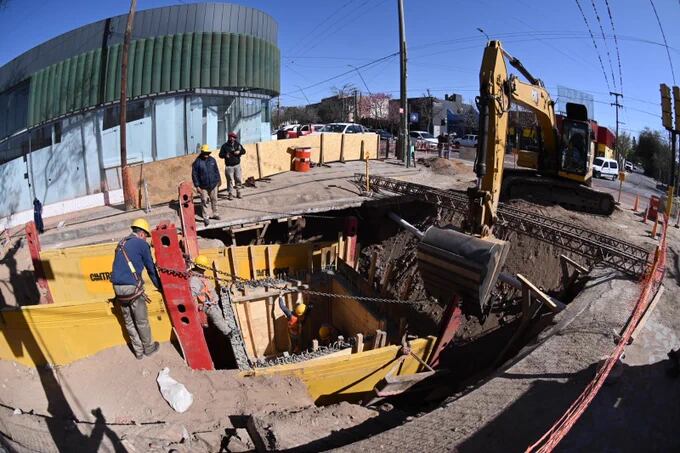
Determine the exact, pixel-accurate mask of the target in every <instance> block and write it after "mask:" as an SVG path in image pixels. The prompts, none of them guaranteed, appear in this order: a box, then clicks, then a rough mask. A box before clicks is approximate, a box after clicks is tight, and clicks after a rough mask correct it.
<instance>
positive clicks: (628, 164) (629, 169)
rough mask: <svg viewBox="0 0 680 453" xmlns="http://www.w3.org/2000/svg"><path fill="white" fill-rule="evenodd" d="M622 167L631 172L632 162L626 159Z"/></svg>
mask: <svg viewBox="0 0 680 453" xmlns="http://www.w3.org/2000/svg"><path fill="white" fill-rule="evenodd" d="M623 168H625V169H626V171H630V172H632V171H633V162H631V161H628V160H627V161H626V163H625V165H624V166H623Z"/></svg>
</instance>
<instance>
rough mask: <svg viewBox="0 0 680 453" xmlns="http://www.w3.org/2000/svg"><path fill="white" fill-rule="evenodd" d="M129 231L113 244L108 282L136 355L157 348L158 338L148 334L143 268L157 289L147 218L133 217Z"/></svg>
mask: <svg viewBox="0 0 680 453" xmlns="http://www.w3.org/2000/svg"><path fill="white" fill-rule="evenodd" d="M131 228H132V233H131V234H130V235H129V236H127V237H125V238H123V239H122V240H121V241H120V242H119V243H118V246H117V247H116V252H115V256H114V258H113V270H112V271H111V283H112V284H113V292H114V293H115V294H116V298H115V300H116V302H117V303H118V304H119V305H120V309H121V311H122V313H123V320H124V323H125V329H126V330H127V333H128V335H129V336H130V343H131V346H132V352H133V353H134V354H135V357H136V358H137V359H140V360H141V359H143V358H144V356H145V355H146V356H150V355H152V354H154V353H155V352H156V351H158V342H157V341H153V338H152V337H151V328H150V327H149V317H148V314H147V309H146V304H147V302H149V298H148V297H147V296H146V294H145V293H144V280H142V272H143V271H144V269H145V268H146V272H147V273H148V274H149V278H150V279H151V282H152V283H153V284H154V286H155V287H156V288H157V289H158V290H160V289H161V283H160V279H159V278H158V272H157V271H156V267H155V265H154V262H153V258H152V257H151V248H150V247H149V244H148V243H147V240H148V238H149V237H150V236H151V229H150V227H149V222H147V221H146V220H145V219H136V220H135V221H133V222H132V225H131Z"/></svg>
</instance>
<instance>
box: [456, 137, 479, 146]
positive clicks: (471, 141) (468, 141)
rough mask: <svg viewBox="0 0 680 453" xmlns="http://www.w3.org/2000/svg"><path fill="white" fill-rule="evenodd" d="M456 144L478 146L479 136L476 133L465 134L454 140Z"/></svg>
mask: <svg viewBox="0 0 680 453" xmlns="http://www.w3.org/2000/svg"><path fill="white" fill-rule="evenodd" d="M453 143H454V144H456V145H460V146H470V147H476V146H477V136H476V135H474V134H467V135H464V136H463V137H461V138H457V139H455V140H454V141H453Z"/></svg>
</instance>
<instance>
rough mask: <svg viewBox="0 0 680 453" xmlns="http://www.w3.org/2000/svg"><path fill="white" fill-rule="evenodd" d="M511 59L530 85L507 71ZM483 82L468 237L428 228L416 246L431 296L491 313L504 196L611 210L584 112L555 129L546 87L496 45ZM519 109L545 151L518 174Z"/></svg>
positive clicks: (503, 251) (500, 259)
mask: <svg viewBox="0 0 680 453" xmlns="http://www.w3.org/2000/svg"><path fill="white" fill-rule="evenodd" d="M506 60H507V62H508V63H509V64H510V65H511V66H512V67H514V68H515V69H516V70H517V71H518V72H519V73H520V74H521V75H522V76H524V78H526V80H527V81H526V82H525V81H522V80H520V79H519V78H518V77H517V76H516V75H514V74H509V73H508V70H507V66H506ZM479 81H480V95H479V98H478V101H477V102H478V107H479V129H480V132H479V137H478V148H477V158H476V161H475V167H474V170H475V173H476V175H477V183H476V185H475V186H474V187H471V188H469V189H468V192H467V193H468V197H469V213H468V217H467V221H466V223H465V225H464V229H465V230H467V231H466V232H465V233H463V232H459V231H456V230H453V229H450V228H446V229H442V228H437V227H431V228H429V229H428V230H427V231H426V232H425V233H424V234H423V237H422V240H421V242H420V244H419V246H418V263H419V264H418V265H419V268H420V273H421V275H422V277H423V281H424V283H425V286H426V288H427V290H428V291H429V292H430V294H432V295H434V296H435V297H438V298H439V299H440V300H441V301H445V300H455V301H456V303H458V301H460V302H462V304H463V311H464V312H466V313H467V314H477V315H481V314H483V313H484V311H485V308H487V302H488V299H489V296H490V294H491V291H492V290H493V288H494V287H495V284H496V280H497V279H498V276H499V274H500V272H501V269H502V267H503V264H504V262H505V258H506V256H507V253H508V248H509V244H508V243H507V242H506V241H502V240H499V239H497V238H495V237H494V235H493V227H494V224H495V222H496V211H497V209H498V204H499V202H500V199H501V196H503V197H508V198H509V197H513V198H514V197H518V196H519V197H521V196H524V195H532V196H533V198H534V199H536V200H537V201H538V202H539V203H540V202H541V201H547V202H549V203H555V204H560V205H565V206H568V207H571V208H573V209H578V210H582V211H588V212H594V213H598V214H603V215H609V214H611V212H612V211H613V209H614V199H613V197H612V196H611V195H610V194H607V193H603V192H598V191H596V190H594V189H591V188H590V187H589V183H590V180H591V178H592V165H593V159H594V150H593V147H592V146H591V143H592V132H591V128H590V123H589V122H588V118H587V116H588V115H587V111H586V108H585V106H583V105H579V104H568V105H567V109H566V110H567V117H566V118H565V119H564V120H563V121H562V124H561V128H560V129H559V130H558V128H557V125H556V121H555V112H554V102H553V100H552V99H551V98H550V95H549V94H548V92H547V90H546V89H545V86H544V84H543V82H542V81H541V80H539V79H537V78H536V77H534V76H533V75H531V73H529V71H527V69H526V68H525V67H524V66H523V65H522V63H521V62H520V61H519V60H518V59H516V58H514V57H513V56H512V55H510V54H509V53H508V52H507V51H505V50H504V49H503V47H502V46H501V43H500V42H499V41H489V43H488V44H487V46H486V48H485V50H484V56H483V60H482V67H481V70H480V74H479ZM514 103H516V104H519V105H521V106H523V107H524V108H526V109H528V110H530V111H532V112H534V113H535V114H536V117H537V120H538V124H539V126H540V127H541V134H540V136H541V140H542V145H541V146H540V148H539V151H538V152H536V153H533V154H525V156H524V157H525V158H524V161H525V162H524V164H525V165H527V166H529V167H531V168H529V169H525V170H520V171H516V170H510V169H505V170H504V168H503V164H504V160H505V154H506V140H507V137H506V135H507V132H508V119H509V112H510V108H511V106H512V105H513V104H514ZM527 157H528V159H527ZM504 171H505V175H504ZM466 305H467V307H466Z"/></svg>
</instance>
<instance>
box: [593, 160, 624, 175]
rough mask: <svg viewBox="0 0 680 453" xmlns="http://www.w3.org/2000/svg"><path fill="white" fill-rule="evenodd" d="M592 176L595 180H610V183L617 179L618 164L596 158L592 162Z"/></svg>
mask: <svg viewBox="0 0 680 453" xmlns="http://www.w3.org/2000/svg"><path fill="white" fill-rule="evenodd" d="M593 176H595V177H596V178H604V179H607V178H611V180H612V181H614V180H615V179H617V178H618V177H619V164H618V162H616V161H615V160H614V159H608V158H606V157H596V158H595V161H594V162H593Z"/></svg>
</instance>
